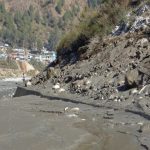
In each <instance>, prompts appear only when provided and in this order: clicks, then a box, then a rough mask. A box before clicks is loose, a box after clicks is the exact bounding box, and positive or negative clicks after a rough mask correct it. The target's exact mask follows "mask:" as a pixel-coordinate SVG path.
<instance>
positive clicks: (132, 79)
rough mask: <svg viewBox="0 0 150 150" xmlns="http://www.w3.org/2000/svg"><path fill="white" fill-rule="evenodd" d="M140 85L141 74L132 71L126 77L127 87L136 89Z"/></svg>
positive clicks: (134, 70) (135, 70)
mask: <svg viewBox="0 0 150 150" xmlns="http://www.w3.org/2000/svg"><path fill="white" fill-rule="evenodd" d="M138 84H139V72H138V70H137V69H133V70H130V71H128V72H127V73H126V75H125V85H126V86H127V87H129V88H130V87H136V86H138Z"/></svg>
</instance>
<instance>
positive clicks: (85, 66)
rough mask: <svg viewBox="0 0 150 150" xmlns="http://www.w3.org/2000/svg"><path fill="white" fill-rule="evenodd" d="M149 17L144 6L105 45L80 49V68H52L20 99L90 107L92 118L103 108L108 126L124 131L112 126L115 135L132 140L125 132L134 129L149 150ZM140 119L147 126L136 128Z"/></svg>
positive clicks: (96, 43)
mask: <svg viewBox="0 0 150 150" xmlns="http://www.w3.org/2000/svg"><path fill="white" fill-rule="evenodd" d="M149 16H150V4H149V3H144V4H141V5H140V6H138V8H135V9H134V10H133V11H132V12H130V14H129V15H127V21H126V22H124V23H123V24H121V25H119V26H118V27H117V28H116V29H115V30H114V31H113V32H112V34H111V35H109V36H106V37H104V38H103V39H99V37H94V38H92V39H91V41H90V43H89V44H88V45H86V47H82V48H81V49H82V50H83V49H84V53H83V51H82V53H80V59H79V60H78V61H77V62H76V63H74V64H72V61H71V62H70V61H69V62H68V63H67V64H68V65H66V66H64V67H60V66H59V65H60V64H57V63H56V64H54V66H55V67H54V68H53V67H48V68H47V69H46V70H45V71H43V72H41V73H40V74H39V75H37V76H35V77H33V78H32V79H31V81H30V82H31V83H32V86H31V87H29V88H27V89H25V90H24V92H21V91H22V89H18V91H17V92H16V96H22V95H30V94H34V95H39V96H41V97H44V98H48V99H50V100H51V99H57V100H61V101H64V102H70V103H75V104H78V105H79V106H80V105H87V106H92V107H93V109H91V110H90V112H92V111H94V110H95V111H96V108H103V109H104V111H103V113H102V116H103V118H104V119H105V120H111V121H112V122H113V123H114V122H116V124H117V123H118V124H119V123H120V124H119V126H120V127H119V126H117V125H118V124H117V125H116V124H115V123H114V124H113V123H112V124H113V125H114V126H115V127H116V128H117V131H118V130H119V132H121V133H124V134H128V135H131V134H132V131H133V129H131V130H132V131H127V132H126V131H124V129H125V128H126V129H127V128H128V127H129V128H132V127H133V126H134V131H135V130H136V131H135V133H134V136H135V137H136V138H137V139H138V141H139V143H140V145H141V146H142V149H146V150H148V149H150V145H149V142H148V141H149V140H150V137H149V134H148V133H149V132H150V124H149V120H150V74H149V73H150V68H149V67H150V17H149ZM79 52H80V51H79ZM73 56H74V55H72V59H73ZM70 60H71V59H70ZM107 109H109V110H108V111H107V112H106V110H107ZM98 110H99V111H100V109H98ZM90 112H89V113H90ZM126 115H128V117H125V116H126ZM129 116H130V117H131V116H132V117H131V118H130V117H129ZM137 116H138V117H141V118H143V119H144V120H143V119H140V121H141V122H140V121H139V122H138V123H137V118H138V117H137ZM122 119H123V122H122ZM118 121H119V122H118ZM125 122H126V123H125ZM131 122H132V123H131ZM137 125H138V126H140V128H138V127H137ZM132 135H133V134H132Z"/></svg>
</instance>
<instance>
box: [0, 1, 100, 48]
mask: <svg viewBox="0 0 150 150" xmlns="http://www.w3.org/2000/svg"><path fill="white" fill-rule="evenodd" d="M99 1H100V0H95V1H90V0H88V1H87V0H57V1H54V0H32V1H31V0H27V1H24V0H11V1H10V0H0V36H1V39H0V40H1V41H2V42H5V43H8V44H10V45H11V46H19V47H26V48H30V49H35V48H38V49H39V50H40V49H41V47H42V46H44V45H46V46H48V47H49V48H50V49H55V48H56V45H57V43H58V41H59V40H60V38H61V36H62V35H63V34H64V32H66V31H67V30H68V28H70V27H71V26H72V24H74V23H75V22H76V21H77V20H78V17H79V16H80V13H81V12H82V11H83V10H84V8H85V7H96V6H97V5H98V4H99Z"/></svg>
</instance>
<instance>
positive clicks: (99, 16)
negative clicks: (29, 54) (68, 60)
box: [57, 1, 126, 54]
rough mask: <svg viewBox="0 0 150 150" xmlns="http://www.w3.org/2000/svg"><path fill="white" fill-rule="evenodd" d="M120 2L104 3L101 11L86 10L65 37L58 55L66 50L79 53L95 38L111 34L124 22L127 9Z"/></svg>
mask: <svg viewBox="0 0 150 150" xmlns="http://www.w3.org/2000/svg"><path fill="white" fill-rule="evenodd" d="M120 6H122V5H121V4H119V3H118V2H115V3H113V2H112V1H108V2H105V3H103V4H102V5H101V6H100V7H99V9H91V8H85V10H84V12H83V13H82V14H81V18H80V22H79V24H78V25H76V26H74V27H73V29H72V30H71V31H70V32H69V33H67V34H66V35H64V37H63V38H62V39H61V41H60V43H59V44H58V46H57V51H58V54H59V53H60V52H61V53H63V52H62V51H63V50H64V49H65V50H71V51H77V50H78V48H79V47H81V46H84V45H85V44H87V43H88V40H89V39H90V38H92V37H93V36H96V35H98V36H99V37H102V36H104V35H106V34H108V33H110V31H111V29H112V27H114V26H115V25H116V24H117V23H119V21H121V20H124V18H123V17H124V16H125V15H124V14H125V10H126V8H125V7H120Z"/></svg>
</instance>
